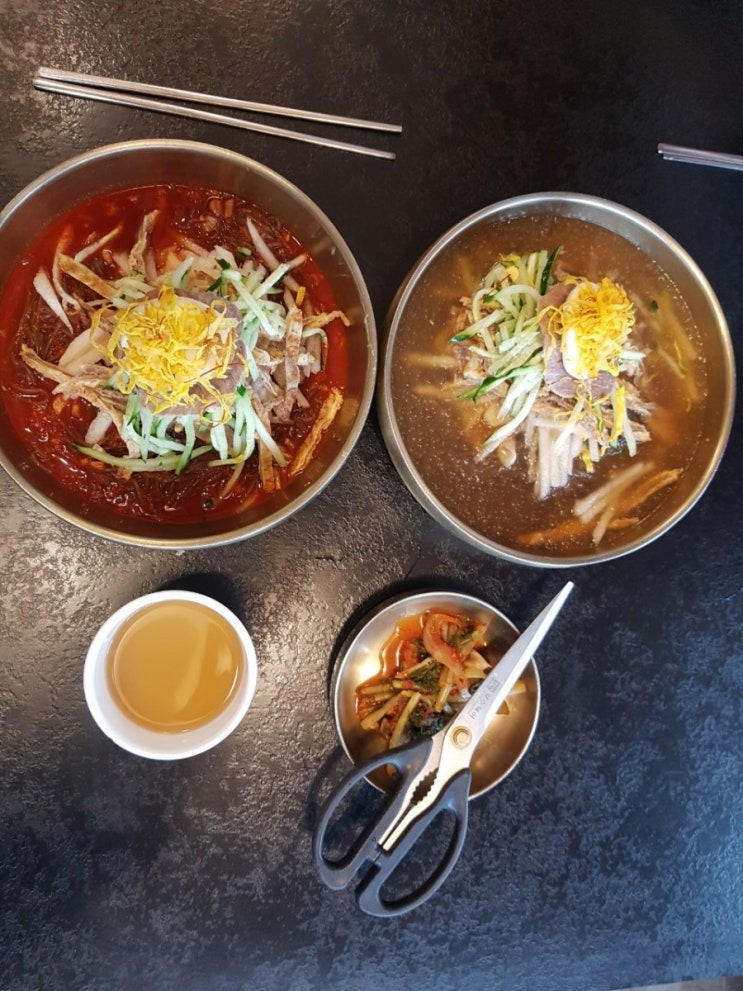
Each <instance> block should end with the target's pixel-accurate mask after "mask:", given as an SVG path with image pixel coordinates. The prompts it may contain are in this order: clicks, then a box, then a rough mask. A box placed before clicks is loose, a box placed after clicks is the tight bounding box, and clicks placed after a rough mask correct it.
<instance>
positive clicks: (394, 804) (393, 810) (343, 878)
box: [312, 737, 433, 889]
mask: <svg viewBox="0 0 743 991" xmlns="http://www.w3.org/2000/svg"><path fill="white" fill-rule="evenodd" d="M432 746H433V743H432V739H431V738H430V737H428V738H426V739H423V740H420V741H416V742H415V743H409V744H407V745H406V746H404V747H396V748H395V749H393V750H384V751H382V753H380V754H376V755H375V756H374V757H371V758H369V760H367V761H364V763H363V764H359V765H358V766H357V767H354V768H353V769H352V770H351V771H350V772H349V773H348V774H347V775H346V776H345V777H344V778H343V780H342V781H341V782H340V784H339V785H338V786H337V788H336V789H335V791H334V792H333V793H332V794H331V796H330V798H329V799H328V801H327V803H326V805H325V808H324V809H323V811H322V814H321V816H320V821H319V822H318V824H317V826H316V828H315V834H314V836H313V841H312V853H313V857H314V860H315V866H316V868H317V872H318V874H319V875H320V878H321V880H322V881H323V882H324V883H325V884H326V885H327V886H328V887H329V888H335V889H339V888H346V887H348V885H349V884H350V883H351V881H352V880H353V879H354V877H355V875H356V874H357V873H358V872H359V870H361V868H362V867H363V865H364V864H365V862H366V861H368V860H371V861H374V860H376V859H377V857H378V856H379V844H378V842H377V838H378V837H381V836H383V835H384V833H385V831H386V830H387V828H388V827H389V825H390V824H391V823H392V822H393V820H394V819H395V817H396V816H397V814H398V812H399V811H400V809H401V807H402V804H403V801H404V799H405V792H406V790H407V785H408V783H409V782H410V780H411V779H412V778H413V777H414V776H415V775H416V774H417V773H418V771H420V769H421V768H422V767H423V765H424V764H425V763H426V761H427V760H428V755H429V754H430V752H431V747H432ZM387 764H391V765H392V766H393V767H394V768H396V769H397V771H398V772H399V773H398V779H397V781H396V783H394V784H393V788H392V790H391V792H390V795H389V798H388V800H387V804H386V805H385V806H384V808H383V810H382V812H381V814H378V815H376V816H375V817H374V819H373V820H372V822H370V823H369V825H368V826H367V827H366V828H365V829H364V831H363V832H362V833H361V835H360V836H359V837H358V839H357V840H356V841H355V843H354V844H353V845H352V847H351V848H350V850H348V852H347V853H346V854H345V855H344V856H342V857H341V858H340V859H339V860H328V858H327V857H326V856H325V853H324V847H325V839H326V835H327V832H328V827H329V825H330V822H331V820H332V818H333V816H334V815H335V813H336V812H337V811H338V809H339V807H340V806H341V804H342V803H343V801H344V799H345V798H346V796H347V795H348V794H349V793H350V792H351V791H353V789H354V788H355V787H356V786H357V785H358V784H359V783H360V782H361V781H363V780H364V778H366V777H367V775H369V774H372V773H373V772H374V771H376V770H377V769H378V768H380V767H384V766H385V765H387Z"/></svg>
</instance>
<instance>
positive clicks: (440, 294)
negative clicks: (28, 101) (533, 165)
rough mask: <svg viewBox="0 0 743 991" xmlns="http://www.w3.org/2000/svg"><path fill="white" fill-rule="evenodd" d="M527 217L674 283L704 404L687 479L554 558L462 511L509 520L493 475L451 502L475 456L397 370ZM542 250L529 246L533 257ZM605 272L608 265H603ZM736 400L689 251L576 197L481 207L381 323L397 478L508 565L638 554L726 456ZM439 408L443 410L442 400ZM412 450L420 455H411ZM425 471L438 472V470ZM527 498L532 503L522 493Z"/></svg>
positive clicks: (550, 551) (381, 405) (427, 258)
mask: <svg viewBox="0 0 743 991" xmlns="http://www.w3.org/2000/svg"><path fill="white" fill-rule="evenodd" d="M523 218H535V220H536V222H537V223H539V224H541V226H542V228H544V227H545V225H548V224H549V223H550V222H551V221H553V220H554V218H571V221H572V220H579V221H586V222H588V223H590V224H592V225H594V226H595V227H597V228H603V230H604V231H606V232H609V234H610V235H612V236H614V235H616V236H618V237H620V238H622V239H623V240H625V241H627V242H629V243H630V244H631V245H633V246H634V247H635V248H638V249H639V250H640V252H642V253H643V254H644V255H645V256H646V257H647V258H648V259H650V263H651V264H654V265H655V266H657V267H659V268H660V269H661V270H662V272H663V273H664V274H665V276H666V277H667V278H668V279H669V280H670V282H671V283H672V284H673V286H674V287H675V289H676V291H677V292H678V293H679V294H680V296H681V298H682V299H683V301H684V304H685V305H686V307H688V310H689V313H690V316H691V318H692V320H693V322H694V324H695V325H696V328H697V329H698V337H699V342H700V351H701V353H700V355H699V364H700V365H702V366H703V368H704V376H705V384H704V393H705V403H706V405H705V407H704V411H703V414H702V418H703V422H702V424H701V429H700V431H699V442H698V443H697V444H696V447H695V449H693V453H692V454H690V455H689V461H688V463H687V464H686V466H685V467H684V473H683V476H682V477H681V478H680V480H679V481H678V482H677V483H675V484H674V485H673V487H672V488H669V489H668V490H667V494H666V495H664V497H663V499H662V502H660V504H659V505H658V506H657V508H653V510H652V512H650V513H649V515H648V517H647V519H643V520H642V521H641V522H640V523H638V524H637V525H633V526H631V527H629V528H628V529H626V530H622V532H621V535H620V536H616V537H612V542H611V543H609V544H607V541H606V540H605V541H604V543H603V544H602V543H599V544H598V545H596V546H594V547H592V548H589V549H588V550H586V551H581V552H571V551H569V550H564V549H560V550H558V549H556V547H555V546H554V545H552V546H550V545H549V544H545V545H543V546H542V547H525V546H520V545H519V546H516V545H515V544H514V543H513V542H512V541H511V542H508V540H507V539H505V538H504V537H503V536H502V534H501V533H500V532H499V526H498V524H497V523H495V522H494V523H492V525H491V526H490V528H489V530H488V532H484V531H485V530H486V529H488V528H487V527H486V526H485V525H483V524H482V523H480V522H475V521H474V520H473V518H472V517H471V516H470V515H468V514H469V513H470V508H471V505H472V496H473V494H474V495H477V496H478V498H479V500H480V503H481V504H482V505H484V504H485V503H486V500H489V505H494V504H497V505H499V506H501V507H502V511H503V512H508V505H507V502H506V500H505V499H503V498H500V496H499V494H496V493H494V492H493V491H491V482H492V475H488V476H487V477H484V476H485V471H484V470H483V469H484V467H485V466H484V465H483V466H481V468H480V469H479V470H480V471H481V472H482V475H483V478H482V479H480V481H474V480H473V478H471V479H470V483H471V484H470V488H469V498H467V497H465V496H464V495H463V494H462V490H461V485H460V489H459V494H458V495H456V494H454V488H453V486H452V484H451V478H452V476H453V473H455V472H456V471H459V472H460V474H462V473H463V472H464V470H465V469H464V467H463V462H464V460H465V458H469V459H470V460H471V459H472V452H467V450H466V441H465V440H464V439H463V436H462V432H461V429H460V427H459V420H458V418H457V416H455V414H454V413H453V412H451V413H447V414H446V416H447V418H448V419H446V421H445V422H444V421H443V418H442V419H439V420H438V423H439V425H437V426H435V427H434V426H433V425H432V418H431V416H430V414H431V413H432V408H431V403H433V402H436V400H433V399H428V398H426V399H425V400H422V399H421V398H420V396H418V395H413V394H412V393H411V388H410V383H409V381H408V379H409V378H411V377H412V376H411V373H410V372H409V371H405V370H404V369H405V368H406V362H407V361H408V356H409V355H411V353H412V352H414V351H418V350H420V349H422V348H425V347H428V348H430V347H431V346H432V342H433V338H434V335H435V334H436V332H437V330H438V329H439V328H441V327H442V326H443V327H446V324H447V321H449V320H450V319H451V313H452V310H453V307H454V306H455V305H456V303H457V302H458V300H459V299H460V297H462V296H468V295H471V293H472V291H473V289H474V287H475V286H476V285H477V284H478V282H479V280H480V278H482V276H483V275H484V274H485V272H486V271H487V269H488V268H489V267H490V265H491V264H492V262H493V254H492V249H490V247H489V246H490V243H491V241H492V239H493V237H494V233H496V232H500V231H501V230H503V231H506V230H508V229H509V227H510V225H512V224H513V223H518V222H520V221H522V219H523ZM502 240H505V238H502ZM544 246H545V245H540V244H536V245H533V247H531V248H530V249H529V250H536V249H537V248H539V247H544ZM506 250H508V249H506ZM611 264H612V259H611V257H609V258H607V265H608V266H609V267H610V266H611ZM474 273H477V274H476V275H475V274H474ZM431 367H433V359H432V362H431ZM427 374H429V375H432V374H433V373H427ZM438 374H440V375H442V374H443V373H438ZM734 396H735V367H734V358H733V350H732V344H731V341H730V335H729V332H728V328H727V323H726V321H725V317H724V314H723V313H722V310H721V308H720V305H719V302H718V300H717V298H716V297H715V294H714V292H713V291H712V289H711V287H710V285H709V283H708V281H707V279H706V278H705V277H704V275H703V274H702V272H701V271H700V270H699V268H698V267H697V265H696V264H695V263H694V261H693V260H692V259H691V258H690V257H689V255H688V254H687V253H686V251H684V249H683V248H682V247H681V246H680V245H679V244H678V243H677V242H676V241H674V240H673V239H672V238H671V237H670V236H669V235H668V234H667V233H665V231H663V230H661V229H660V228H659V227H657V226H656V225H655V224H653V223H652V222H651V221H650V220H647V219H646V218H645V217H642V216H640V215H639V214H637V213H634V212H633V211H631V210H628V209H627V208H626V207H623V206H620V205H619V204H616V203H612V202H609V201H607V200H602V199H598V198H596V197H592V196H585V195H581V194H576V193H562V192H548V193H535V194H532V195H527V196H518V197H515V198H513V199H509V200H504V201H502V202H500V203H495V204H493V205H492V206H488V207H486V208H485V209H483V210H480V211H479V212H478V213H475V214H473V215H472V216H470V217H467V218H466V219H464V220H462V221H461V222H460V223H458V224H457V225H455V226H454V227H452V228H451V229H450V230H449V231H447V232H446V233H445V234H443V235H442V236H441V237H440V238H439V240H438V241H436V243H435V244H433V246H432V247H431V248H430V249H429V250H428V251H427V252H426V253H425V254H424V255H423V256H422V257H421V259H420V260H419V261H418V263H417V264H416V266H415V267H414V268H413V270H412V271H411V273H410V274H409V275H408V277H407V278H406V279H405V281H404V282H403V284H402V286H401V288H400V290H399V291H398V293H397V296H396V297H395V299H394V301H393V303H392V306H391V307H390V311H389V314H388V317H387V321H386V326H385V341H384V347H383V359H382V364H381V369H380V379H379V383H378V390H377V408H378V412H379V418H380V424H381V428H382V433H383V436H384V439H385V443H386V445H387V448H388V450H389V453H390V456H391V458H392V461H393V463H394V465H395V467H396V468H397V470H398V472H399V474H400V476H401V478H402V480H403V481H404V483H405V484H406V486H407V487H408V489H409V490H410V492H411V493H412V494H413V496H414V497H415V498H416V499H417V500H418V502H419V503H420V504H421V506H423V508H424V509H425V510H427V512H428V513H430V514H431V516H433V518H434V519H436V520H437V521H438V522H439V523H440V524H442V525H443V526H444V527H445V528H446V529H448V530H449V531H451V532H452V533H454V534H455V535H456V536H457V537H459V538H460V539H462V540H464V541H466V542H467V543H469V544H471V545H473V546H474V547H476V548H478V549H479V550H481V551H484V552H485V553H488V554H493V555H496V556H498V557H502V558H506V559H507V560H510V561H513V562H516V563H520V564H529V565H536V566H540V567H571V566H575V565H585V564H592V563H596V562H601V561H608V560H610V559H612V558H616V557H619V556H621V555H624V554H628V553H630V552H631V551H635V550H637V549H639V548H641V547H644V546H645V545H647V544H649V543H650V542H651V541H653V540H655V539H656V538H657V537H659V536H661V535H662V534H664V533H665V532H666V531H667V530H669V529H670V528H671V527H672V526H673V525H674V524H675V523H677V522H678V521H679V520H680V519H681V518H682V517H683V516H684V515H685V514H686V513H687V512H688V511H689V510H690V509H691V507H692V506H693V505H694V504H695V503H696V501H697V500H698V499H699V498H700V496H701V495H702V493H703V492H704V491H705V489H706V488H707V486H708V485H709V482H710V480H711V479H712V476H713V475H714V473H715V471H716V469H717V467H718V465H719V463H720V459H721V458H722V455H723V452H724V450H725V446H726V443H727V439H728V436H729V433H730V428H731V423H732V416H733V409H734ZM438 402H439V405H441V400H438ZM437 419H438V417H437ZM442 423H443V425H442ZM421 437H422V438H423V442H422V444H421V441H420V438H421ZM419 446H420V449H422V450H423V451H424V453H414V452H415V451H417V450H418V449H419ZM424 459H425V462H426V463H424ZM433 463H435V464H436V466H437V472H436V473H434V474H432V469H431V465H432V464H433ZM438 469H441V470H438ZM503 470H504V471H507V470H508V469H503ZM467 471H470V470H469V469H467ZM494 471H495V469H492V472H493V473H494ZM468 477H469V476H468ZM498 493H500V489H499V490H498ZM521 498H522V496H520V495H519V496H518V497H515V496H511V499H512V501H510V503H509V504H510V505H516V506H518V504H519V500H520V499H521ZM523 498H528V493H526V492H525V493H524V496H523ZM554 522H555V523H556V522H558V520H554Z"/></svg>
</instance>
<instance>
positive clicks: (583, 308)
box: [549, 278, 635, 379]
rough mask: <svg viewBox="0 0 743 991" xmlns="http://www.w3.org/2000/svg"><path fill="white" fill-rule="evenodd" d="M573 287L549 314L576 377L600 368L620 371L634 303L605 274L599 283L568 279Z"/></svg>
mask: <svg viewBox="0 0 743 991" xmlns="http://www.w3.org/2000/svg"><path fill="white" fill-rule="evenodd" d="M566 281H570V282H573V283H574V284H575V285H576V288H575V289H574V290H573V292H572V293H571V294H570V296H569V297H568V298H567V300H566V301H565V302H564V303H563V305H562V306H560V307H556V308H554V309H553V310H552V312H551V313H550V316H549V329H550V333H552V334H554V335H556V336H558V337H559V338H561V351H562V352H563V355H566V354H569V356H570V360H571V364H572V366H573V367H574V368H575V374H576V377H578V378H587V379H593V378H596V377H597V376H598V375H599V373H600V372H609V373H610V374H611V375H614V376H617V375H618V374H619V371H620V369H619V362H620V358H621V355H622V352H623V351H624V348H625V346H626V343H627V338H628V337H629V334H630V332H631V330H632V328H633V326H634V323H635V313H634V307H633V306H632V303H631V302H630V300H629V298H628V296H627V293H626V292H625V291H624V289H623V288H622V287H621V286H620V285H617V284H616V283H615V282H612V281H611V280H610V279H607V278H604V279H602V280H601V282H600V283H598V284H597V283H593V282H589V281H588V280H587V279H569V280H566Z"/></svg>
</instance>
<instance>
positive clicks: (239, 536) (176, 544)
mask: <svg viewBox="0 0 743 991" xmlns="http://www.w3.org/2000/svg"><path fill="white" fill-rule="evenodd" d="M157 151H164V152H168V151H172V152H180V153H184V152H185V153H187V152H195V153H197V154H202V155H205V156H213V157H215V158H216V159H221V160H222V161H225V160H226V161H229V162H231V163H232V164H233V165H235V166H238V167H242V168H246V169H247V170H248V171H249V172H251V173H257V174H259V175H260V176H261V177H262V178H264V179H266V180H269V181H271V182H273V183H274V184H275V185H276V186H277V187H278V188H279V189H281V191H282V192H284V193H285V194H287V195H288V196H290V197H292V198H293V199H295V200H296V201H297V202H298V203H299V204H300V206H301V207H303V208H304V209H305V210H306V211H307V212H308V213H309V214H310V215H311V216H312V217H314V219H315V220H316V221H317V222H318V223H319V224H320V226H321V227H322V228H323V230H324V231H325V232H326V233H327V235H328V236H329V237H330V238H331V239H332V241H333V244H334V246H335V247H336V249H337V250H338V252H339V253H340V255H341V257H342V258H343V260H344V263H345V265H346V266H347V268H348V270H349V273H350V275H351V277H352V280H353V284H354V286H355V289H356V291H357V292H358V295H359V300H360V303H361V309H362V312H363V328H361V327H360V328H359V329H360V331H362V332H363V334H364V336H365V339H366V347H367V352H368V363H367V369H366V375H365V381H364V387H363V390H362V392H361V395H360V397H359V400H358V410H357V412H356V415H355V418H354V422H353V424H352V426H351V429H350V430H349V432H348V436H347V437H346V438H345V440H344V441H343V444H342V445H341V446H340V448H339V450H338V452H337V453H336V455H335V457H334V458H333V460H332V461H331V462H330V463H329V465H328V466H327V468H326V469H325V471H324V472H323V473H322V474H321V475H320V477H319V478H316V479H315V480H314V481H313V482H312V483H311V484H310V485H308V486H307V488H305V489H303V490H302V491H301V492H300V493H299V494H298V495H297V496H296V497H295V498H294V499H292V501H291V503H290V504H289V505H290V507H291V508H290V509H289V507H288V506H279V507H278V508H277V509H276V510H274V511H273V512H272V513H270V514H269V515H268V516H266V517H264V518H262V519H260V520H258V521H255V522H253V523H249V524H246V525H244V526H242V527H240V528H238V529H234V530H230V531H227V532H225V533H217V534H206V535H204V536H196V537H184V536H179V535H178V534H173V535H172V536H168V535H167V532H166V533H165V534H164V535H163V536H156V537H153V536H145V535H137V534H131V533H127V532H122V531H120V530H117V529H115V528H113V527H112V526H106V525H103V524H99V523H95V522H94V521H92V520H90V519H88V518H87V517H86V516H84V515H82V514H80V513H76V512H74V511H73V510H71V509H67V508H66V507H64V506H60V505H59V504H58V503H57V502H55V500H54V499H53V498H51V497H50V496H48V495H46V494H45V493H43V492H40V491H39V490H37V489H36V487H35V486H34V485H33V484H32V483H31V482H30V481H29V480H28V479H27V478H26V477H25V476H24V475H23V473H22V472H21V471H20V470H19V469H18V468H16V466H15V465H14V464H13V463H12V462H11V461H10V460H9V458H8V457H7V456H6V454H5V452H4V451H3V450H2V448H0V467H2V468H3V469H4V470H5V471H6V472H7V473H8V475H10V477H11V478H12V479H13V480H14V481H15V482H16V484H17V485H18V486H19V487H20V488H21V489H22V490H23V491H24V492H25V493H26V494H27V495H29V496H31V498H32V499H34V500H35V501H36V502H37V503H38V504H39V505H41V506H42V507H44V508H45V509H47V510H49V511H50V512H52V513H53V514H54V515H55V516H57V517H58V518H60V519H62V520H64V521H65V522H67V523H70V524H72V525H73V526H76V527H78V528H80V529H82V530H84V531H86V532H87V533H91V534H94V535H95V536H98V537H103V538H106V539H108V540H112V541H114V542H116V543H121V544H127V545H129V546H136V547H142V548H157V549H162V550H174V551H183V550H190V549H194V548H205V547H220V546H226V545H228V544H232V543H237V542H238V541H241V540H246V539H248V538H250V537H254V536H258V535H259V534H261V533H265V532H266V531H267V530H269V529H271V528H273V527H274V526H277V525H279V524H280V523H283V522H284V521H286V520H287V519H288V518H289V517H291V516H293V515H294V514H295V513H297V512H299V511H301V510H302V509H304V508H305V506H307V505H308V504H309V503H310V502H311V501H312V500H313V499H314V498H315V496H317V495H319V494H320V492H322V491H323V489H324V488H325V487H326V486H327V485H328V484H329V483H330V482H331V481H332V480H333V479H334V477H335V476H336V474H337V473H338V472H339V471H340V469H341V468H342V467H343V465H344V464H345V462H346V460H347V458H348V456H349V454H350V453H351V451H352V449H353V448H354V447H355V445H356V443H357V442H358V439H359V436H360V435H361V432H362V430H363V429H364V426H365V425H366V421H367V419H368V416H369V411H370V409H371V405H372V402H373V399H374V393H375V388H376V378H377V372H378V363H379V356H378V345H377V330H376V321H375V316H374V307H373V305H372V302H371V297H370V296H369V291H368V288H367V285H366V281H365V279H364V276H363V274H362V272H361V269H360V267H359V265H358V262H357V261H356V258H355V256H354V254H353V253H352V251H351V249H350V247H349V246H348V244H347V243H346V241H345V239H344V238H343V236H342V235H341V233H340V231H339V230H338V228H337V227H336V226H335V224H334V223H333V222H332V221H331V220H330V218H329V217H328V215H327V214H326V213H325V211H324V210H322V208H321V207H320V206H318V204H317V203H315V202H314V200H312V199H311V198H310V197H309V196H308V195H307V194H306V193H304V192H303V191H302V190H301V189H300V188H299V187H298V186H296V185H295V184H294V183H293V182H291V181H290V180H289V179H286V178H285V177H284V176H282V175H281V174H280V173H278V172H276V171H275V170H274V169H271V168H270V167H269V166H267V165H264V164H263V163H262V162H259V161H257V160H256V159H254V158H250V157H249V156H247V155H243V154H241V153H240V152H235V151H232V150H231V149H228V148H223V147H221V146H220V145H215V144H209V143H208V142H203V141H190V140H186V139H180V138H153V139H149V138H136V139H132V140H127V141H118V142H113V143H110V144H106V145H101V146H98V147H95V148H92V149H89V150H88V151H85V152H81V153H79V154H77V155H74V156H73V157H71V158H68V159H66V160H65V161H63V162H60V163H59V164H57V165H55V166H52V167H51V168H49V169H47V170H46V171H45V172H43V173H42V174H41V175H39V176H37V177H36V179H34V180H32V181H31V182H30V183H28V184H27V185H26V186H24V187H23V189H21V190H20V191H19V192H18V193H16V195H15V196H14V197H13V198H12V199H11V200H10V201H9V202H8V203H7V204H6V205H5V207H4V208H3V209H2V210H1V211H0V236H1V235H2V230H3V228H4V226H5V225H6V223H7V222H8V221H9V220H10V219H11V218H12V216H13V215H14V214H15V213H16V211H18V210H19V209H20V208H21V207H22V206H23V205H24V204H25V203H26V202H27V201H28V200H29V199H31V198H32V197H33V196H34V195H35V194H36V193H38V192H39V191H40V190H41V189H43V188H44V187H46V186H47V185H49V184H51V183H53V182H55V181H57V180H58V179H59V178H60V177H62V176H64V175H67V174H69V173H72V172H74V171H76V170H78V169H81V168H83V167H85V166H87V165H89V164H90V163H91V162H95V161H97V160H100V159H102V158H103V159H105V158H108V157H110V156H119V155H127V154H133V153H137V152H147V153H152V152H157ZM120 188H124V186H122V185H121V184H119V183H114V184H112V185H111V187H110V189H111V190H115V189H120ZM92 195H97V194H92ZM81 202H82V201H81ZM59 216H62V213H60V215H59ZM57 219H58V218H57ZM53 222H54V221H50V223H53ZM47 226H48V225H47Z"/></svg>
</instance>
